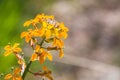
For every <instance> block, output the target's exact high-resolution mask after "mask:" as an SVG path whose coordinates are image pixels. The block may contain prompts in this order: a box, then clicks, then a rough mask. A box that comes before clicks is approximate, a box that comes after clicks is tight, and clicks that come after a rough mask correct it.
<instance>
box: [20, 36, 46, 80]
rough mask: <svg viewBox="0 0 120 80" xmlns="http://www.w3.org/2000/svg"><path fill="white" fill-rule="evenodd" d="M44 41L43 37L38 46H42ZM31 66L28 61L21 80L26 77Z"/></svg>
mask: <svg viewBox="0 0 120 80" xmlns="http://www.w3.org/2000/svg"><path fill="white" fill-rule="evenodd" d="M44 40H45V37H43V39H42V40H41V42H40V44H39V45H40V46H42V44H43V42H44ZM31 64H32V61H30V62H29V63H28V64H27V66H26V68H25V71H24V73H23V75H22V79H23V80H24V79H25V76H26V75H27V72H28V71H29V68H30V66H31Z"/></svg>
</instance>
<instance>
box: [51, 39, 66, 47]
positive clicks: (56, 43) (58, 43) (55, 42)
mask: <svg viewBox="0 0 120 80" xmlns="http://www.w3.org/2000/svg"><path fill="white" fill-rule="evenodd" d="M53 46H57V47H58V48H63V46H64V42H63V41H62V40H60V39H57V38H54V39H53Z"/></svg>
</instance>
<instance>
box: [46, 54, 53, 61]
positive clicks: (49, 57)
mask: <svg viewBox="0 0 120 80" xmlns="http://www.w3.org/2000/svg"><path fill="white" fill-rule="evenodd" d="M47 58H48V59H49V60H50V61H52V59H53V58H52V54H50V53H48V54H47Z"/></svg>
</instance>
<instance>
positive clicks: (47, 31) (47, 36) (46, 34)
mask: <svg viewBox="0 0 120 80" xmlns="http://www.w3.org/2000/svg"><path fill="white" fill-rule="evenodd" d="M45 36H46V38H49V37H50V36H51V31H50V30H46V33H45Z"/></svg>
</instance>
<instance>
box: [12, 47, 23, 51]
mask: <svg viewBox="0 0 120 80" xmlns="http://www.w3.org/2000/svg"><path fill="white" fill-rule="evenodd" d="M21 51H22V49H21V48H18V47H17V48H15V49H14V50H13V52H21Z"/></svg>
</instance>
